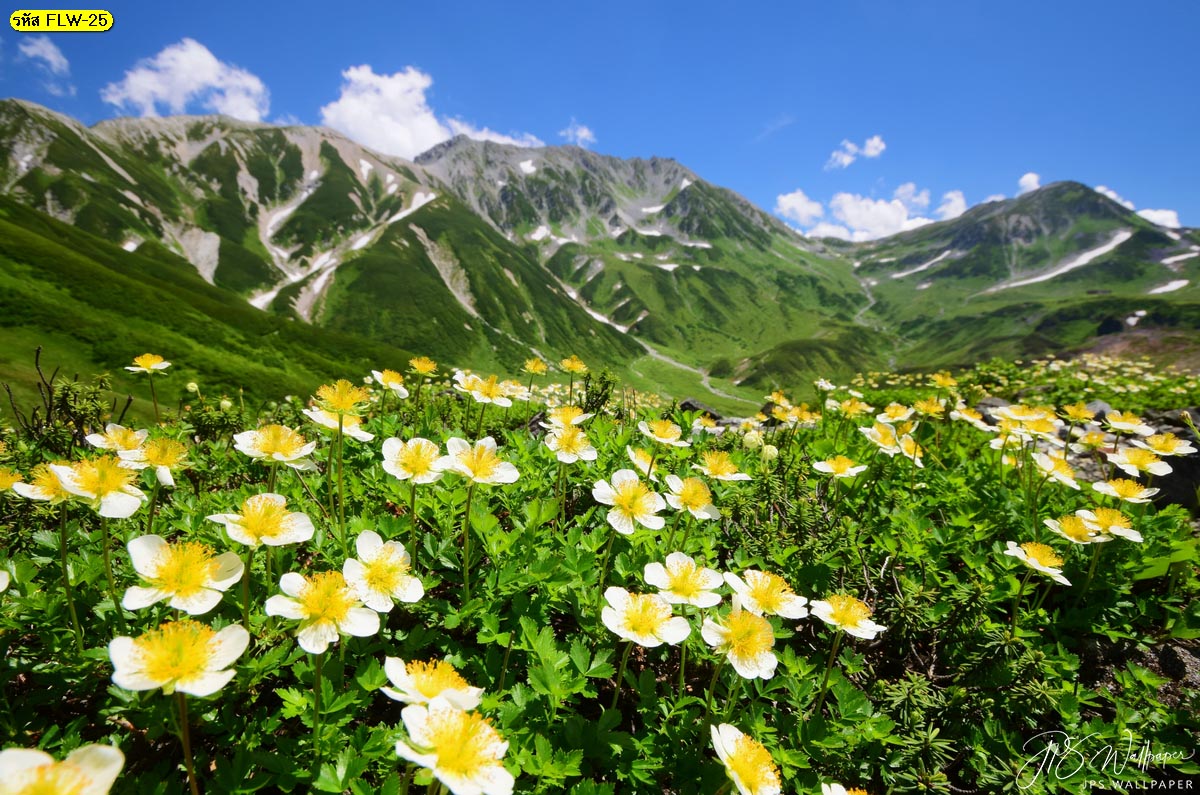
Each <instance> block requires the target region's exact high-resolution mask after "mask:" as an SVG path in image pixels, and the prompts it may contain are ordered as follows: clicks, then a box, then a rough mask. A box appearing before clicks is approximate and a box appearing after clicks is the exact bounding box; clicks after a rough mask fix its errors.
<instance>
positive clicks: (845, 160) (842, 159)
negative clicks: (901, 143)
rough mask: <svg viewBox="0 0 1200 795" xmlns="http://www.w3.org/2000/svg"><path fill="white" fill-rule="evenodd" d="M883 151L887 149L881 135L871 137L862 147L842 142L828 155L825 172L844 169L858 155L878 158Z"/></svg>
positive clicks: (850, 142) (851, 142) (849, 142)
mask: <svg viewBox="0 0 1200 795" xmlns="http://www.w3.org/2000/svg"><path fill="white" fill-rule="evenodd" d="M884 149H887V144H886V143H884V142H883V136H881V135H872V136H871V137H870V138H868V139H867V140H866V141H864V142H863V145H862V146H859V145H858V144H856V143H854V142H853V141H842V145H841V146H839V147H838V148H837V149H835V150H833V153H832V154H830V155H829V161H828V162H827V163H826V164H825V170H826V171H829V170H830V169H834V168H846V167H847V166H849V165H850V164H851V163H853V162H854V161H855V160H857V159H858V157H859V155H861V156H863V157H879V156H880V155H881V154H883V150H884Z"/></svg>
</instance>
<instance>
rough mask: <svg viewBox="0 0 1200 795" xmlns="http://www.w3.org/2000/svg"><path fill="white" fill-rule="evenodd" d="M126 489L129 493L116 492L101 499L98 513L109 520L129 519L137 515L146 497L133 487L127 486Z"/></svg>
mask: <svg viewBox="0 0 1200 795" xmlns="http://www.w3.org/2000/svg"><path fill="white" fill-rule="evenodd" d="M126 489H128V491H114V492H113V493H111V494H106V495H105V496H104V497H102V498H100V510H99V511H97V513H99V514H100V515H101V516H105V517H108V518H109V519H128V518H129V517H130V516H133V515H134V514H135V513H137V510H138V508H141V507H142V500H143V499H144V498H145V496H146V495H145V494H142V492H141V491H139V490H138V489H135V488H133V487H132V486H126Z"/></svg>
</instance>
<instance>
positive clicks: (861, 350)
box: [0, 100, 1200, 411]
mask: <svg viewBox="0 0 1200 795" xmlns="http://www.w3.org/2000/svg"><path fill="white" fill-rule="evenodd" d="M1198 271H1200V232H1198V231H1197V230H1192V229H1178V230H1175V229H1166V228H1163V227H1159V226H1156V225H1155V224H1153V223H1151V222H1150V221H1148V220H1146V219H1144V218H1142V217H1141V216H1138V215H1137V214H1136V213H1133V212H1131V211H1130V210H1128V209H1127V208H1125V207H1123V206H1122V205H1120V204H1118V203H1116V202H1114V201H1112V200H1111V199H1109V198H1107V197H1106V196H1103V195H1101V194H1100V193H1097V192H1095V191H1093V190H1092V189H1090V188H1088V187H1087V186H1085V185H1082V184H1079V183H1074V182H1059V183H1054V184H1051V185H1047V186H1045V187H1043V188H1041V189H1038V190H1035V191H1032V192H1029V193H1026V194H1023V195H1021V196H1019V197H1017V198H1015V199H1010V200H1004V201H994V202H989V203H986V204H983V205H979V206H977V207H974V208H972V209H970V210H968V211H967V212H966V213H964V214H963V215H961V216H960V217H958V218H955V219H953V220H949V221H943V222H939V223H933V224H929V225H927V226H924V227H920V228H918V229H915V230H912V231H909V232H905V233H902V234H899V235H896V236H893V237H889V238H885V239H883V240H877V241H872V242H868V243H847V242H844V241H840V240H832V239H821V240H815V239H810V238H807V237H805V236H803V235H802V234H800V233H799V232H797V231H796V230H794V229H792V228H790V227H789V226H787V225H786V224H784V223H782V222H781V221H779V220H778V219H776V218H775V217H773V216H771V215H769V214H768V213H765V212H763V211H762V210H761V209H759V208H758V207H756V206H754V205H753V204H752V203H750V202H749V201H747V200H746V199H744V198H742V197H741V196H739V195H737V194H736V193H734V192H732V191H730V190H727V189H725V188H722V187H720V186H717V185H714V184H712V183H709V182H707V181H706V180H704V179H703V178H702V176H700V175H698V174H696V173H694V172H692V171H690V170H689V169H687V168H686V167H685V166H683V165H681V164H679V163H677V162H676V161H674V160H670V159H663V158H650V159H628V160H623V159H619V158H615V157H609V156H605V155H601V154H597V153H594V152H591V151H589V150H586V149H581V148H578V147H571V146H563V147H545V148H537V149H529V148H520V147H515V146H508V145H503V144H497V143H493V142H485V141H477V140H472V139H469V138H465V137H457V138H454V139H452V140H449V141H446V142H444V143H442V144H440V145H438V146H436V147H434V148H433V149H430V150H429V151H427V152H425V153H423V154H421V155H420V156H418V157H417V158H416V159H415V160H414V161H408V160H404V159H401V158H397V157H392V156H387V155H382V154H379V153H377V152H374V151H371V150H369V149H366V148H364V147H362V146H360V145H358V144H356V143H355V142H353V141H351V140H350V139H348V138H346V137H345V136H343V135H341V134H340V133H337V132H335V131H332V130H328V129H324V128H315V127H299V126H296V127H281V126H275V125H267V124H254V123H246V122H241V121H235V120H232V119H229V118H226V117H216V116H173V117H167V118H145V119H113V120H108V121H103V122H100V123H99V124H96V125H94V126H92V127H87V126H85V125H83V124H81V123H79V122H78V121H76V120H74V119H71V118H69V117H66V116H63V115H60V114H58V113H55V112H53V111H51V110H48V109H46V108H43V107H40V106H37V105H33V104H31V103H27V102H24V101H19V100H6V101H0V285H3V289H2V290H0V306H2V307H3V308H4V312H3V318H2V319H0V340H3V342H4V345H3V350H4V353H3V354H0V380H9V381H14V382H16V383H17V384H18V386H20V385H21V384H22V383H24V384H25V385H26V387H27V388H28V385H29V384H30V383H31V379H32V378H33V374H32V372H31V370H30V367H29V364H30V362H31V357H30V351H31V350H32V348H33V347H34V346H35V345H38V344H41V345H43V346H44V347H46V348H47V352H48V353H50V354H51V355H52V356H54V357H56V361H60V362H62V363H63V364H65V365H66V366H67V367H68V368H69V369H77V370H78V371H79V372H87V371H89V370H92V371H98V370H108V371H112V372H114V373H115V372H117V371H118V368H120V367H121V366H123V365H124V364H127V363H128V359H129V358H131V356H132V355H135V354H136V353H141V352H143V351H144V350H152V351H155V352H158V353H161V354H163V355H165V356H167V358H168V359H174V360H176V361H178V362H179V363H180V365H182V366H183V367H184V369H185V370H186V371H187V372H189V373H194V374H195V378H196V380H200V381H201V382H202V383H207V384H209V385H210V386H211V387H212V388H213V389H215V390H223V391H233V390H236V389H237V388H239V387H245V388H246V389H248V390H250V391H251V392H252V393H254V394H261V395H263V396H266V395H268V394H276V393H278V392H279V391H280V390H291V391H296V392H303V391H304V390H311V388H312V386H313V385H314V384H315V383H316V382H317V381H319V380H322V379H327V378H331V377H340V376H345V375H349V374H354V373H363V372H366V369H367V368H368V367H375V368H378V367H392V368H395V369H403V367H404V363H405V362H406V361H407V359H408V358H409V357H410V356H412V355H418V354H424V355H429V356H432V357H434V358H435V359H438V360H439V361H443V362H445V363H447V364H455V365H461V366H471V367H474V368H477V369H484V370H496V371H502V372H506V373H513V372H516V371H517V370H518V369H519V368H520V365H521V362H522V361H523V360H524V359H525V358H528V357H529V356H533V355H540V356H543V357H545V358H547V359H551V360H557V359H559V358H562V357H564V356H567V355H569V354H572V353H574V354H578V355H579V356H581V357H582V358H583V359H584V360H585V361H588V362H589V363H591V364H593V365H594V366H600V365H607V366H611V367H613V368H614V369H615V370H617V371H619V373H620V374H621V375H623V376H624V377H625V378H626V379H627V380H628V381H630V382H631V383H633V384H634V385H635V386H639V387H641V388H646V389H652V390H654V391H658V392H662V393H666V394H669V395H674V396H678V397H682V396H684V395H694V396H696V397H699V398H700V399H701V400H704V401H706V402H710V403H713V404H714V405H717V406H720V407H725V408H729V409H731V410H738V409H740V410H742V411H745V410H746V409H747V408H748V407H750V406H752V405H754V404H756V403H757V402H758V400H759V398H760V396H761V395H762V394H763V393H764V392H763V390H765V389H769V388H771V387H774V386H783V387H788V388H795V387H803V388H804V389H805V390H807V383H806V382H807V381H810V380H811V379H812V378H814V377H817V376H825V377H830V378H836V377H842V376H845V375H848V374H850V373H851V372H854V371H858V370H864V369H870V368H882V367H889V368H910V367H937V366H953V365H956V364H965V363H969V362H972V361H976V360H979V359H982V358H987V357H989V356H993V355H1007V356H1018V357H1019V356H1025V355H1036V354H1043V353H1047V352H1058V351H1070V350H1074V349H1079V348H1081V347H1086V346H1088V345H1090V344H1093V343H1094V342H1095V340H1096V339H1097V338H1098V337H1102V336H1105V335H1107V334H1110V333H1116V332H1128V331H1129V330H1131V329H1135V328H1136V330H1137V331H1138V332H1139V333H1144V331H1145V330H1146V329H1155V330H1158V332H1160V333H1159V334H1158V335H1157V336H1156V338H1155V339H1156V340H1157V341H1158V343H1160V344H1159V348H1160V349H1161V350H1160V352H1161V353H1173V354H1174V355H1182V354H1190V353H1192V352H1194V351H1191V350H1190V349H1189V350H1182V348H1187V346H1188V342H1187V337H1188V335H1187V332H1188V331H1194V329H1195V328H1196V327H1197V326H1198V325H1200V291H1198V289H1197V286H1196V285H1197V277H1198V276H1200V272H1198ZM1163 339H1167V340H1170V341H1171V344H1169V345H1163V344H1161V342H1162V340H1163ZM1191 344H1192V345H1193V346H1194V343H1191ZM1181 346H1182V347H1181ZM135 349H136V350H135ZM122 386H128V387H129V388H131V389H134V390H137V389H140V388H141V387H140V386H139V385H137V384H136V383H135V382H129V383H128V384H126V383H125V382H122ZM27 394H28V392H27Z"/></svg>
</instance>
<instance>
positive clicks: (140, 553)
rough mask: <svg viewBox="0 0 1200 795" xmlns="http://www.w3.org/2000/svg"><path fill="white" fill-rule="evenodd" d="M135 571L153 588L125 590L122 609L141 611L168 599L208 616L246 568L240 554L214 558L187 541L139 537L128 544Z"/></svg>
mask: <svg viewBox="0 0 1200 795" xmlns="http://www.w3.org/2000/svg"><path fill="white" fill-rule="evenodd" d="M128 549H129V558H130V560H131V561H132V562H133V568H134V570H135V571H137V573H138V574H139V575H140V576H141V578H142V579H143V580H145V581H146V582H147V583H149V587H143V586H138V585H135V586H133V587H132V588H129V589H128V590H126V591H125V598H124V599H122V600H121V606H122V607H124V608H125V609H126V610H140V609H142V608H144V607H149V606H150V605H152V604H155V603H156V602H161V601H163V600H164V599H167V600H170V601H168V602H167V604H168V605H170V606H171V607H173V608H175V609H176V610H182V611H184V612H185V613H188V614H189V615H193V616H199V615H203V614H205V613H207V612H208V611H210V610H212V609H213V608H214V607H216V606H217V604H218V603H220V601H221V596H222V593H223V592H224V591H225V590H227V589H228V588H229V587H230V586H231V585H233V584H234V583H236V582H237V581H238V580H239V579H241V576H242V572H243V570H244V569H245V566H244V564H243V563H242V561H241V560H240V559H239V558H238V555H237V553H236V552H226V553H224V554H221V555H214V554H213V551H212V550H211V549H209V548H208V547H206V546H205V545H203V544H198V543H195V542H192V541H184V542H181V543H178V544H168V543H167V542H166V541H165V540H164V539H163V538H162V537H161V536H156V535H149V536H139V537H137V538H134V539H132V540H131V541H130V542H129V544H128Z"/></svg>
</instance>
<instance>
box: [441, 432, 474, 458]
mask: <svg viewBox="0 0 1200 795" xmlns="http://www.w3.org/2000/svg"><path fill="white" fill-rule="evenodd" d="M470 449H471V445H469V444H467V440H466V439H460V438H458V437H457V436H451V437H450V438H449V439H447V440H446V452H447V453H449V454H450V455H449V457H450V458H458V456H459V455H461V454H462V453H465V452H467V451H468V450H470Z"/></svg>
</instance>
